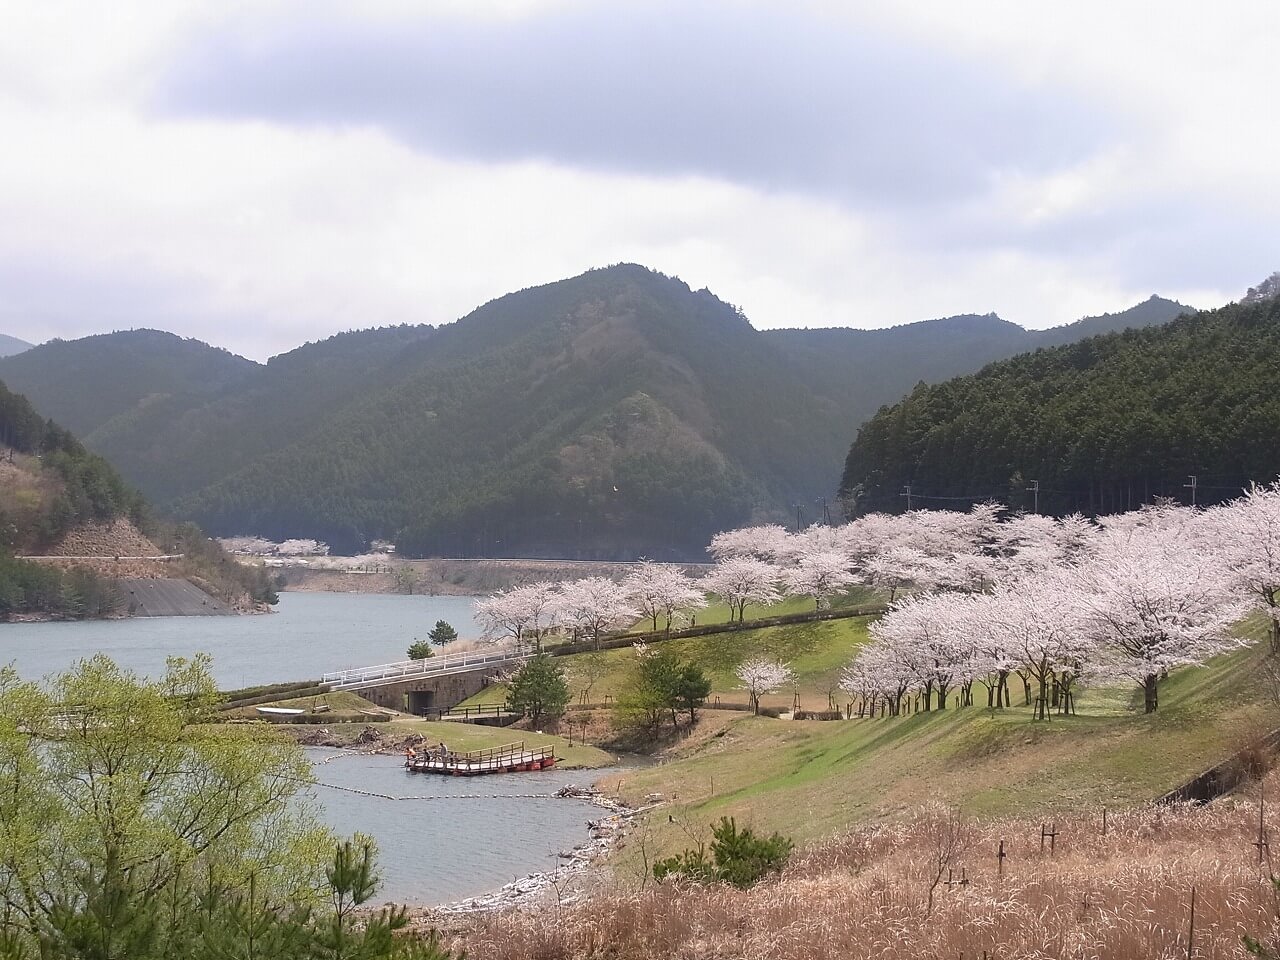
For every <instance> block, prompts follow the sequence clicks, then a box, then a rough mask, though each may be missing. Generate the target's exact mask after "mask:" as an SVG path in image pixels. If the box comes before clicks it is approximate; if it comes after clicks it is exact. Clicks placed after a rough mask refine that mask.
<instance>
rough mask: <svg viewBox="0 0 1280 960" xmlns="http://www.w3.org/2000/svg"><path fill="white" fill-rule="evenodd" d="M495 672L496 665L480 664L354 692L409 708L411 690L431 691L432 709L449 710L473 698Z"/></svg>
mask: <svg viewBox="0 0 1280 960" xmlns="http://www.w3.org/2000/svg"><path fill="white" fill-rule="evenodd" d="M497 673H498V670H497V668H496V667H483V668H481V669H478V670H468V671H466V672H465V673H451V674H448V675H447V676H443V677H417V678H415V679H412V680H403V681H401V682H399V683H388V684H385V685H383V686H380V687H370V688H369V689H367V690H358V691H356V692H357V693H359V694H360V696H362V697H364V698H365V699H366V700H369V701H371V702H373V703H376V704H377V705H378V706H380V707H387V708H389V709H391V710H408V709H409V694H410V693H414V692H424V693H425V692H430V693H431V694H433V697H432V698H431V708H432V709H433V710H448V709H449V708H450V707H455V706H457V705H458V704H460V703H461V702H462V701H463V700H466V699H467V698H468V697H474V696H475V695H476V694H477V693H479V692H480V691H481V690H483V689H484V688H485V687H487V686H488V685H489V684H490V683H492V682H493V678H494V677H495V676H496V675H497Z"/></svg>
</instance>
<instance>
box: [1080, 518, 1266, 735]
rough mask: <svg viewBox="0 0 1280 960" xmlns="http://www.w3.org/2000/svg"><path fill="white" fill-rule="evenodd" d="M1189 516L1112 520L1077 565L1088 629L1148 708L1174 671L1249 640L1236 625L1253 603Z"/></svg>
mask: <svg viewBox="0 0 1280 960" xmlns="http://www.w3.org/2000/svg"><path fill="white" fill-rule="evenodd" d="M1135 512H1139V511H1135ZM1187 516H1188V513H1187V512H1183V513H1181V514H1178V515H1172V514H1168V513H1164V514H1161V513H1158V512H1157V511H1155V510H1152V511H1150V514H1149V516H1148V517H1145V518H1135V519H1132V520H1130V521H1126V522H1121V523H1115V524H1108V525H1107V526H1106V527H1105V528H1104V533H1103V535H1102V536H1101V537H1100V538H1099V542H1098V545H1097V547H1096V549H1095V551H1094V553H1093V555H1092V557H1091V558H1090V559H1089V560H1088V562H1086V563H1084V564H1082V565H1081V566H1079V567H1078V568H1077V570H1076V583H1077V584H1078V589H1079V597H1080V603H1081V606H1082V609H1083V614H1084V616H1083V623H1084V626H1085V629H1086V630H1087V631H1088V635H1089V637H1090V639H1092V640H1093V641H1094V642H1095V643H1097V644H1098V645H1099V646H1100V647H1101V648H1102V656H1103V657H1104V658H1105V660H1106V666H1107V669H1108V670H1109V672H1110V673H1111V674H1112V675H1113V676H1116V677H1124V678H1128V679H1131V680H1133V681H1135V682H1136V683H1137V684H1138V685H1139V686H1140V687H1141V688H1142V691H1143V704H1144V709H1145V711H1146V712H1147V713H1154V712H1155V711H1156V710H1157V709H1158V708H1159V685H1160V680H1161V678H1162V677H1164V676H1165V675H1166V674H1167V673H1168V672H1169V671H1170V670H1172V669H1173V668H1175V667H1180V666H1192V665H1194V666H1200V665H1203V664H1204V663H1205V661H1207V660H1208V659H1209V658H1210V657H1213V656H1215V655H1217V654H1219V653H1224V652H1226V651H1227V650H1230V649H1232V648H1234V647H1237V646H1241V645H1243V643H1245V642H1246V641H1244V640H1242V639H1241V638H1239V637H1237V636H1234V635H1233V634H1232V630H1231V628H1232V626H1233V625H1234V624H1235V623H1236V621H1238V620H1239V619H1240V617H1241V616H1243V614H1244V613H1245V612H1246V611H1247V609H1248V604H1247V602H1245V601H1243V600H1241V599H1240V598H1239V596H1238V595H1237V594H1235V593H1233V591H1232V590H1231V589H1230V580H1229V577H1228V571H1227V569H1226V567H1225V565H1224V564H1223V563H1222V561H1221V558H1220V557H1218V556H1217V555H1215V554H1214V553H1211V552H1209V551H1205V550H1198V549H1196V548H1195V544H1194V542H1193V539H1192V537H1191V536H1190V534H1189V531H1188V530H1187V529H1186V527H1185V521H1186V519H1187Z"/></svg>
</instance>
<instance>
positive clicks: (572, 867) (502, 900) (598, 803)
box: [300, 736, 664, 926]
mask: <svg viewBox="0 0 1280 960" xmlns="http://www.w3.org/2000/svg"><path fill="white" fill-rule="evenodd" d="M300 745H304V746H308V747H312V748H315V747H329V748H330V749H334V750H336V751H338V752H337V753H335V754H334V755H333V756H330V757H326V758H324V759H323V760H320V761H317V762H315V763H314V764H313V765H314V766H317V767H320V766H324V765H326V764H328V763H331V762H333V761H334V760H337V759H340V758H342V757H347V756H386V755H393V754H396V753H398V752H399V749H398V748H396V747H393V746H392V745H391V744H389V743H388V742H386V741H385V740H383V739H382V738H381V736H379V737H378V739H377V740H370V741H366V742H365V743H363V744H362V743H360V742H359V741H357V742H355V743H352V744H348V745H338V744H335V743H333V742H332V741H329V742H327V743H309V744H308V743H305V742H300ZM362 746H363V747H366V749H360V747H362ZM616 759H617V758H616V757H615V760H616ZM561 769H565V770H581V771H583V772H584V773H587V774H594V775H595V776H594V777H593V779H592V782H591V783H590V784H589V785H587V786H585V787H580V786H578V785H576V784H566V785H564V786H562V787H560V788H559V789H558V790H557V791H556V792H555V793H554V794H552V795H551V796H552V797H554V798H555V799H558V800H571V801H575V802H580V803H586V804H589V805H591V806H594V807H596V808H597V809H599V810H601V811H602V812H603V814H604V815H603V816H601V817H600V818H599V819H597V820H588V821H587V836H586V838H585V839H583V840H581V841H579V842H578V843H576V844H574V845H573V846H572V847H571V848H569V849H568V850H565V851H561V852H560V854H559V860H560V862H559V863H557V865H556V867H555V868H554V869H552V870H543V871H536V872H534V873H529V874H526V875H524V876H523V877H517V878H516V879H514V880H511V881H509V882H507V883H505V884H503V885H502V886H500V887H498V888H496V889H493V890H488V891H486V892H484V893H478V894H474V895H472V896H469V897H463V898H461V899H458V900H451V901H448V902H445V903H440V904H431V905H424V904H423V903H421V902H420V901H414V902H408V903H402V902H399V901H396V900H387V901H385V902H384V903H382V904H380V905H379V906H378V907H377V908H375V909H382V908H383V907H386V906H391V905H394V906H400V907H405V908H406V909H407V910H408V911H409V914H410V920H411V923H413V924H414V925H419V926H421V925H431V924H433V923H439V922H442V921H446V920H449V919H456V918H459V917H466V916H473V915H476V914H482V913H491V912H494V911H497V910H505V909H509V908H515V907H537V906H543V905H545V904H544V903H542V901H543V900H544V898H547V897H548V895H549V894H550V893H551V892H552V891H555V893H556V897H557V900H558V902H559V903H561V904H562V905H563V904H565V903H570V902H575V901H577V900H579V899H581V898H582V897H583V896H584V895H585V891H584V890H583V887H584V886H585V885H586V884H587V883H589V882H590V881H591V880H593V879H594V875H595V874H596V873H597V872H598V871H599V870H600V869H601V868H603V866H604V861H605V860H607V859H608V857H609V855H610V854H612V853H613V851H614V850H615V849H617V847H618V846H619V845H620V844H621V843H622V841H623V840H624V839H625V838H626V837H627V835H628V834H629V833H630V832H631V830H632V828H633V827H634V826H635V825H636V822H637V820H638V819H639V818H640V817H641V816H643V815H644V814H646V813H648V812H649V811H651V810H653V809H655V808H657V807H659V806H661V805H662V803H663V802H664V801H657V802H654V803H648V804H645V805H644V806H641V807H632V806H630V805H628V804H626V803H624V802H623V801H622V800H621V799H619V798H617V797H615V796H611V795H609V794H607V793H605V792H604V791H602V790H601V789H600V788H599V787H598V786H597V785H596V784H597V783H599V781H600V780H602V779H604V777H605V775H606V771H614V770H615V769H616V768H615V767H603V768H591V767H562V768H561ZM328 786H330V787H331V788H332V789H338V790H343V791H345V792H354V793H357V794H362V793H363V791H360V790H359V789H355V788H349V787H334V786H332V785H328ZM368 795H369V796H371V797H377V796H381V795H380V794H374V793H369V794H368ZM575 881H576V884H575V888H574V889H572V890H570V891H568V892H567V893H566V892H565V891H564V890H563V889H562V888H563V885H564V884H566V883H569V882H575Z"/></svg>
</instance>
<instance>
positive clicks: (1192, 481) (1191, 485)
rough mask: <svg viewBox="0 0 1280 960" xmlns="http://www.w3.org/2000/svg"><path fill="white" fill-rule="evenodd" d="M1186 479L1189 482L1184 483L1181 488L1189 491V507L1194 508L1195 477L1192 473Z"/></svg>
mask: <svg viewBox="0 0 1280 960" xmlns="http://www.w3.org/2000/svg"><path fill="white" fill-rule="evenodd" d="M1187 479H1188V480H1190V481H1191V482H1190V483H1184V484H1183V486H1184V487H1186V488H1187V489H1188V490H1190V491H1191V505H1192V506H1193V507H1194V506H1195V505H1196V483H1197V480H1196V475H1195V474H1194V473H1193V474H1191V476H1189V477H1187Z"/></svg>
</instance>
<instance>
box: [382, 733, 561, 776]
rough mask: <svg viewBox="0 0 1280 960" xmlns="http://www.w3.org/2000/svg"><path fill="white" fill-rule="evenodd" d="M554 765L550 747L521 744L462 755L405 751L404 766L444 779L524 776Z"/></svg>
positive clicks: (510, 744) (412, 771) (552, 748)
mask: <svg viewBox="0 0 1280 960" xmlns="http://www.w3.org/2000/svg"><path fill="white" fill-rule="evenodd" d="M555 764H556V753H555V748H554V747H545V746H544V747H526V746H525V744H524V741H523V740H520V741H517V742H516V743H506V744H503V745H502V746H500V747H489V748H487V749H485V750H469V751H467V752H466V753H453V752H450V751H447V750H446V751H444V752H440V751H437V750H427V751H416V750H414V749H413V748H412V747H410V748H409V749H408V750H406V751H405V757H404V766H405V769H406V770H408V771H409V772H410V773H438V774H442V775H444V776H446V777H475V776H480V775H482V774H487V773H525V772H527V771H532V770H547V769H550V768H551V767H554V766H555Z"/></svg>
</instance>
